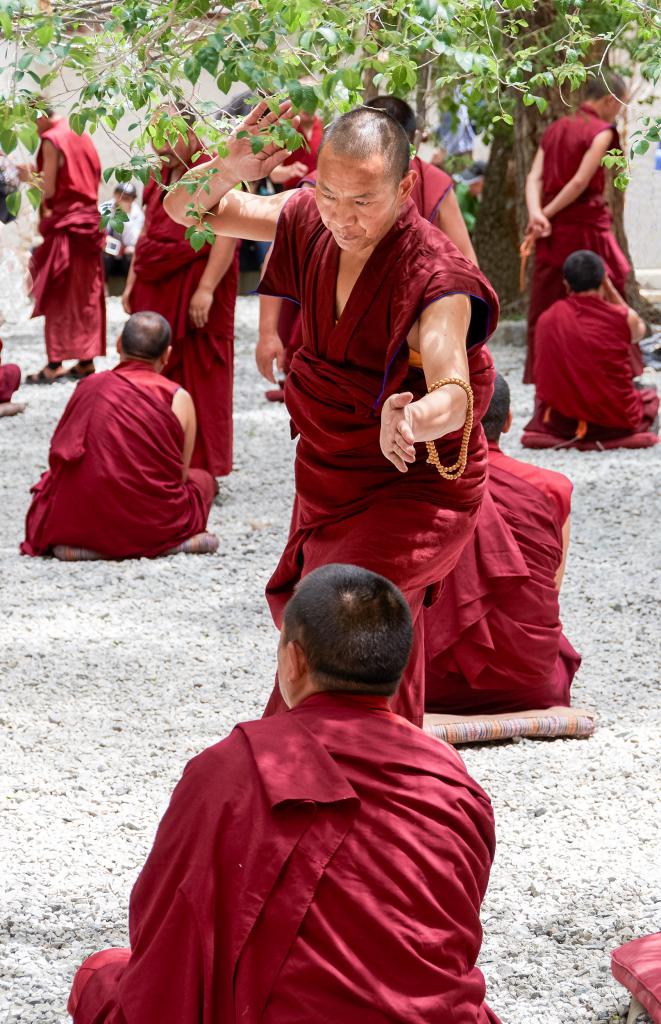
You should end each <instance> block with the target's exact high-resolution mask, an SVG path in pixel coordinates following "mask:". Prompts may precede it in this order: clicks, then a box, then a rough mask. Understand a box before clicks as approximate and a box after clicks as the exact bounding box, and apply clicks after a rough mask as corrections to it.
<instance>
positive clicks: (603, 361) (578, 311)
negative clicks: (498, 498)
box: [525, 294, 659, 441]
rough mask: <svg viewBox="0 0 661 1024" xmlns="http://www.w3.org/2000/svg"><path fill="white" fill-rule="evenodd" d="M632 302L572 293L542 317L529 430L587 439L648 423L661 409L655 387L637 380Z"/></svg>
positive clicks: (618, 433)
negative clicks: (581, 426)
mask: <svg viewBox="0 0 661 1024" xmlns="http://www.w3.org/2000/svg"><path fill="white" fill-rule="evenodd" d="M637 351H638V349H637V346H633V345H632V344H631V332H630V330H629V325H628V324H627V310H626V309H625V307H624V306H615V305H613V304H612V303H609V302H606V301H605V300H604V299H602V298H601V297H600V296H599V295H581V294H573V295H570V296H568V297H567V298H564V299H560V300H559V301H558V302H555V303H554V304H553V306H551V308H550V309H548V310H547V311H546V312H545V313H543V314H542V316H541V317H540V319H539V322H538V324H537V344H536V347H535V381H536V384H535V399H536V401H535V414H534V415H533V418H532V419H531V420H530V422H529V423H527V424H526V426H525V430H526V431H533V432H535V433H544V432H546V433H549V434H552V435H553V436H554V437H558V438H559V439H563V438H567V439H569V438H573V437H574V436H575V435H576V432H577V428H578V423H579V421H580V420H582V421H584V422H585V423H586V424H587V433H585V434H584V439H585V441H606V440H613V439H615V438H619V437H624V436H626V435H627V434H637V433H640V432H644V431H648V430H649V429H650V427H651V426H652V424H653V422H654V420H655V418H656V415H657V413H658V409H659V399H658V396H657V394H656V391H655V390H654V389H653V388H637V387H635V385H634V382H633V378H632V353H636V352H637Z"/></svg>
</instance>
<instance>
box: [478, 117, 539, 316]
mask: <svg viewBox="0 0 661 1024" xmlns="http://www.w3.org/2000/svg"><path fill="white" fill-rule="evenodd" d="M511 156H512V136H511V133H510V132H509V131H507V129H503V130H501V131H500V132H498V133H497V134H496V135H495V137H494V140H493V143H492V145H491V154H490V156H489V163H488V164H487V169H486V173H485V175H484V188H483V191H482V201H481V203H480V207H479V210H478V214H477V222H476V224H475V237H474V242H475V249H476V251H477V258H478V260H479V261H480V268H481V269H482V270H483V271H484V273H485V274H486V276H487V277H488V278H489V280H490V281H491V284H492V285H493V287H494V288H495V289H496V291H497V293H498V296H499V298H500V302H501V306H502V309H503V312H504V313H506V314H508V315H510V316H511V315H520V314H522V313H523V312H524V310H525V303H526V299H525V296H523V295H521V293H520V291H519V230H518V227H517V213H516V207H517V200H516V192H515V188H514V166H513V161H512V160H511Z"/></svg>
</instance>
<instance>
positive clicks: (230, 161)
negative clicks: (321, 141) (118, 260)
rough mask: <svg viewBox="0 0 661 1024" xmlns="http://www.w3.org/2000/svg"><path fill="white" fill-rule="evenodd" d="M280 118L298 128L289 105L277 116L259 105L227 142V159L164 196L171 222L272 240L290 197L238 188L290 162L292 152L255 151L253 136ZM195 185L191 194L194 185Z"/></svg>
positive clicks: (196, 170) (207, 165) (188, 175)
mask: <svg viewBox="0 0 661 1024" xmlns="http://www.w3.org/2000/svg"><path fill="white" fill-rule="evenodd" d="M281 119H282V120H290V121H291V122H292V124H293V125H294V127H297V125H298V118H297V117H294V115H293V113H292V109H291V103H289V102H287V103H282V104H281V105H280V111H279V113H278V114H273V113H271V111H269V110H268V107H267V105H266V103H258V104H257V106H256V107H255V109H254V110H253V111H251V113H250V114H249V115H248V117H247V118H246V119H245V120H244V121H243V122H242V124H240V125H239V127H238V128H237V130H236V131H235V132H233V133H232V135H231V136H230V138H229V139H228V140H227V153H226V155H225V156H222V157H216V158H215V159H214V160H211V161H209V162H207V163H204V164H200V165H199V166H198V167H195V168H193V169H192V170H190V171H188V172H187V173H186V174H185V175H184V176H183V177H182V178H181V179H180V180H179V181H178V182H177V185H176V186H175V188H174V189H173V190H172V191H171V192H170V193H169V194H168V195H167V196H166V198H165V202H164V206H165V209H166V211H167V213H168V214H169V216H170V217H171V218H172V220H174V221H176V222H177V223H178V224H184V225H185V226H187V227H188V226H190V225H192V224H195V223H197V222H198V221H199V219H200V218H202V219H203V220H204V221H205V223H207V224H208V225H209V226H210V227H211V229H212V230H213V231H214V232H215V233H216V234H217V235H228V236H229V237H231V238H249V239H253V240H254V241H256V242H270V241H272V240H273V238H275V228H276V224H277V222H278V217H279V215H280V211H281V210H282V207H283V206H284V204H285V203H286V202H287V200H288V199H289V197H290V196H291V194H292V193H291V192H280V193H278V194H276V195H273V196H257V195H253V194H252V193H249V192H239V191H237V189H236V186H237V185H238V184H239V183H240V182H242V181H259V180H260V179H261V178H266V177H268V175H269V174H270V173H271V171H272V170H273V168H274V167H278V166H279V165H280V164H281V163H282V162H283V161H284V160H286V159H287V157H288V155H289V154H288V151H287V150H286V149H281V148H280V147H278V146H276V145H275V144H273V143H269V144H268V145H266V146H264V148H263V149H262V150H261V152H259V153H253V152H252V145H251V142H252V139H253V137H256V136H259V135H260V134H263V133H265V132H268V131H269V130H270V129H272V128H273V126H274V125H275V124H276V122H277V121H279V120H281ZM197 182H200V184H199V185H198V187H197V188H195V189H194V190H193V191H192V193H191V192H190V191H189V188H190V186H192V185H195V184H196V183H197Z"/></svg>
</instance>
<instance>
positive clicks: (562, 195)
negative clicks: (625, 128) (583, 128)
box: [542, 128, 613, 220]
mask: <svg viewBox="0 0 661 1024" xmlns="http://www.w3.org/2000/svg"><path fill="white" fill-rule="evenodd" d="M612 139H613V130H612V128H606V129H605V130H604V131H603V132H599V134H598V135H595V137H594V139H593V140H592V145H591V146H590V148H589V149H588V150H587V151H586V153H585V156H584V157H583V159H582V160H581V162H580V164H579V167H578V170H577V171H576V174H574V176H573V177H572V178H570V179H569V181H568V182H567V184H566V185H565V186H564V188H561V189H560V191H559V192H558V194H557V196H555V197H554V198H553V199H552V200H551V202H550V203H547V204H546V206H545V207H544V209H543V211H542V212H543V214H544V216H545V217H547V218H548V219H549V220H552V218H553V217H555V215H556V213H559V212H560V210H564V209H565V207H566V206H569V204H570V203H573V202H574V200H575V199H578V197H579V196H580V195H581V193H582V192H585V189H586V188H587V187H588V185H589V184H590V181H591V180H592V178H594V176H595V174H596V173H597V171H598V170H599V167H600V165H601V161H602V159H603V158H604V157H605V155H606V153H607V151H608V149H609V147H610V144H611V142H612Z"/></svg>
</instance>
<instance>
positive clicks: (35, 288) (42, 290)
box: [30, 203, 104, 355]
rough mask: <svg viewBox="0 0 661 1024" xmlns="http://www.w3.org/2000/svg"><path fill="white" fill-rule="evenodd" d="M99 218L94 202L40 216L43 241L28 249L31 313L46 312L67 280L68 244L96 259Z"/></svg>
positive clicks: (99, 242)
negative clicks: (32, 302)
mask: <svg viewBox="0 0 661 1024" xmlns="http://www.w3.org/2000/svg"><path fill="white" fill-rule="evenodd" d="M99 219H100V214H99V211H98V209H97V207H96V205H94V206H90V205H89V204H87V205H83V204H82V203H78V204H75V205H73V206H70V207H68V208H66V209H62V210H59V211H53V213H52V214H51V216H50V217H43V218H42V219H41V221H40V222H39V233H40V235H41V236H42V238H43V242H42V244H41V245H39V246H37V248H36V249H35V250H34V252H33V253H32V257H31V263H30V273H31V275H32V281H33V285H32V295H33V297H34V309H33V311H32V316H33V317H35V316H45V315H47V314H48V312H49V304H50V303H52V302H53V301H55V299H56V298H57V292H58V291H59V295H60V298H61V292H62V288H63V286H64V285H66V284H68V282H67V281H66V276H67V273H68V271H69V268H70V266H71V250H72V246H75V248H76V251H77V253H79V254H82V255H84V256H86V257H87V258H89V259H90V260H91V261H94V260H96V261H97V263H98V262H99V261H100V259H101V254H102V252H103V245H104V235H103V233H102V232H101V231H100V229H99ZM72 301H74V299H73V298H72ZM100 354H101V355H102V354H103V353H100Z"/></svg>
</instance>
